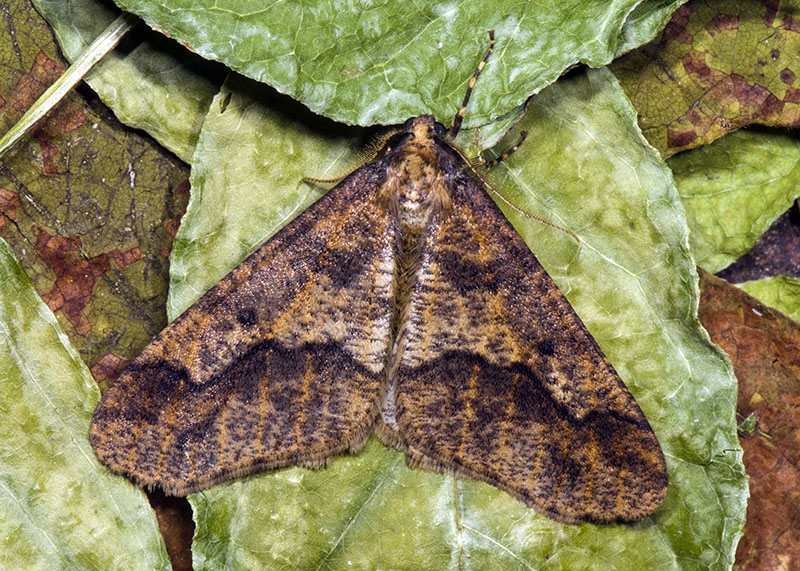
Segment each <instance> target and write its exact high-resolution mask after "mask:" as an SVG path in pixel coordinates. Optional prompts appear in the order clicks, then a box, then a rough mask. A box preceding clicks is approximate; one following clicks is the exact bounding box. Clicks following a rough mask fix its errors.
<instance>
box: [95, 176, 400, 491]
mask: <svg viewBox="0 0 800 571" xmlns="http://www.w3.org/2000/svg"><path fill="white" fill-rule="evenodd" d="M384 171H385V168H384V167H382V166H381V165H380V163H376V164H374V165H368V166H366V167H364V168H362V169H359V170H358V171H356V172H355V173H353V174H352V175H351V176H349V177H348V178H347V179H345V180H344V181H343V182H342V183H340V184H339V185H338V186H337V187H336V188H334V189H333V190H331V191H330V192H329V193H328V194H327V195H326V196H325V197H324V198H322V199H321V200H320V201H318V202H317V203H316V204H315V205H314V206H312V207H311V208H309V209H308V210H306V211H305V212H304V213H303V214H301V215H300V216H299V217H298V218H297V219H296V220H295V221H294V222H293V223H292V224H290V225H288V226H286V227H285V228H283V229H282V230H281V231H280V232H279V233H278V234H277V235H276V236H275V237H273V238H272V239H271V240H269V241H268V242H267V243H265V244H264V245H263V246H262V247H261V248H260V249H259V250H257V251H256V252H255V253H254V254H253V255H252V256H250V257H249V258H248V259H247V260H246V261H244V262H243V263H242V264H241V265H239V266H238V267H237V268H236V269H235V270H233V271H232V272H231V273H230V274H229V275H228V276H227V277H225V278H224V279H223V280H222V281H221V282H219V283H218V284H217V285H216V286H215V287H214V288H212V289H211V290H209V291H208V292H207V293H206V294H205V295H204V296H203V297H201V298H200V299H199V300H198V301H197V302H196V303H195V304H194V305H193V306H192V307H191V308H189V309H188V310H187V311H186V312H185V313H184V314H183V315H181V316H180V317H179V318H178V319H176V320H175V321H174V322H173V323H172V324H171V325H169V326H168V327H167V328H166V329H165V330H164V331H163V332H162V333H161V335H160V336H159V337H158V338H157V339H156V340H155V341H154V342H153V343H151V344H150V345H149V346H148V347H147V348H146V349H145V350H144V351H143V353H142V354H141V355H140V356H139V357H137V359H136V360H134V361H133V362H132V363H131V365H130V366H129V367H128V368H127V369H126V370H125V371H124V372H123V374H122V376H121V377H120V378H119V379H118V380H117V382H116V383H115V384H114V385H113V386H112V387H111V388H110V389H109V390H108V391H107V392H106V393H105V394H104V395H103V398H102V400H101V402H100V404H99V406H98V407H97V410H96V412H95V415H94V418H93V421H92V427H91V440H92V444H93V445H94V447H95V450H96V451H97V455H98V456H99V458H100V459H101V460H102V461H103V462H104V463H105V464H107V465H108V466H109V467H111V468H112V470H114V471H115V472H118V473H124V474H128V475H130V476H132V477H133V478H134V479H135V480H136V481H137V482H139V483H140V484H144V485H157V486H159V487H162V488H163V489H164V490H166V491H167V492H168V493H171V494H176V495H183V494H187V493H189V492H192V491H196V490H200V489H204V488H207V487H210V486H212V485H214V484H215V483H217V482H220V481H222V480H225V479H227V478H230V477H235V476H238V475H242V474H246V473H250V472H253V471H256V470H260V469H265V468H272V467H278V466H286V465H294V464H303V465H319V464H321V463H324V461H325V459H326V458H328V457H330V456H332V455H333V454H336V453H337V452H340V451H343V450H347V449H358V448H359V447H361V446H362V445H363V443H364V442H365V441H366V438H367V437H368V435H369V431H370V427H371V425H372V424H373V422H374V419H375V417H376V415H377V413H378V408H379V403H380V394H381V390H382V386H383V385H384V379H385V370H384V369H385V362H386V358H387V352H388V347H389V343H390V337H391V331H390V329H391V326H390V320H391V315H392V308H393V300H394V292H393V287H394V286H393V283H392V279H393V272H394V263H395V251H396V248H397V246H396V240H397V233H396V229H395V226H394V225H393V224H392V222H391V218H390V216H389V214H388V211H387V207H386V206H385V205H384V204H382V203H381V201H380V199H379V197H378V193H377V192H376V188H377V187H378V186H379V185H380V184H381V182H382V180H383V178H384V177H385V175H384Z"/></svg>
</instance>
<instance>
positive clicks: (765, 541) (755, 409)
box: [700, 270, 800, 570]
mask: <svg viewBox="0 0 800 571" xmlns="http://www.w3.org/2000/svg"><path fill="white" fill-rule="evenodd" d="M700 276H701V281H700V285H701V291H702V296H701V300H700V319H701V321H702V322H703V325H704V326H705V327H706V329H707V330H708V332H709V334H710V335H711V338H712V340H713V341H714V342H715V343H717V344H718V345H719V346H720V347H722V348H723V349H724V350H725V351H726V352H727V353H728V355H730V357H731V360H732V361H733V366H734V370H735V372H736V376H737V378H738V379H739V397H738V407H737V414H738V416H739V419H740V420H744V419H745V418H747V417H748V416H749V415H750V414H751V413H755V415H756V418H757V424H756V429H755V431H754V432H752V433H751V434H749V435H742V437H741V438H740V441H741V443H742V447H743V448H744V463H745V468H746V470H747V474H748V476H749V477H750V502H749V505H748V508H747V523H746V525H745V528H744V537H743V538H742V540H741V541H740V543H739V547H738V550H737V552H736V565H735V568H736V569H742V570H744V569H754V570H755V569H791V568H793V567H794V565H796V562H797V561H800V417H798V415H797V410H796V409H797V407H798V406H800V324H798V323H797V322H795V321H792V320H791V319H789V318H788V317H786V316H785V315H783V314H782V313H780V312H779V311H777V310H774V309H772V308H770V307H767V306H765V305H763V304H761V303H759V302H758V301H757V300H756V299H755V298H754V297H751V296H750V295H748V294H746V293H745V292H743V291H741V290H740V289H738V288H736V287H734V286H732V285H730V284H728V283H727V282H725V281H724V280H721V279H719V278H716V277H714V276H712V275H710V274H708V273H706V272H704V271H702V270H700ZM792 561H794V562H795V563H794V565H793V564H792V563H791V562H792Z"/></svg>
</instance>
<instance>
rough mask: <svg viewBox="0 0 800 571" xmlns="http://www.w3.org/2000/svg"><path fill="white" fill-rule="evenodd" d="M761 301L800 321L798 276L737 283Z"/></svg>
mask: <svg viewBox="0 0 800 571" xmlns="http://www.w3.org/2000/svg"><path fill="white" fill-rule="evenodd" d="M737 286H738V287H740V288H742V289H743V290H744V291H746V292H747V293H749V294H750V295H752V296H753V297H755V298H757V299H758V300H759V301H761V302H762V303H764V304H766V305H769V306H771V307H774V308H775V309H777V310H778V311H782V312H783V313H785V314H786V315H788V316H789V317H791V318H792V319H794V320H795V321H800V278H793V277H789V276H774V277H771V278H764V279H763V280H754V281H751V282H744V283H741V284H737Z"/></svg>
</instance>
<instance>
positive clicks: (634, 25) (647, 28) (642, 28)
mask: <svg viewBox="0 0 800 571" xmlns="http://www.w3.org/2000/svg"><path fill="white" fill-rule="evenodd" d="M685 3H686V0H644V2H642V3H641V4H639V5H638V6H636V8H634V9H633V12H631V13H630V16H628V19H627V20H625V25H624V26H623V27H622V34H621V35H620V43H619V45H618V46H617V55H622V54H624V53H626V52H629V51H631V50H632V49H635V48H637V47H639V46H641V45H644V44H646V43H647V42H649V41H650V40H652V39H653V38H655V37H656V34H658V33H659V32H660V31H661V30H663V29H664V26H665V25H666V24H667V22H669V19H670V16H672V13H673V12H674V11H675V10H677V9H678V7H680V6H681V5H682V4H685Z"/></svg>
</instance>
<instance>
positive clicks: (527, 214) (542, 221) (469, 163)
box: [450, 133, 581, 243]
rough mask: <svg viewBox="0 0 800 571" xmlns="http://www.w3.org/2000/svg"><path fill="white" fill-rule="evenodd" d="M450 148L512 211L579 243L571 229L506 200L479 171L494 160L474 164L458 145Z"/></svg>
mask: <svg viewBox="0 0 800 571" xmlns="http://www.w3.org/2000/svg"><path fill="white" fill-rule="evenodd" d="M526 136H527V133H523V134H522V136H521V137H520V139H519V140H518V141H517V143H516V144H515V145H514V146H513V147H511V149H509V150H508V151H507V152H506V153H505V154H504V155H503V156H502V157H500V158H501V159H505V158H507V157H508V155H510V154H511V153H512V152H514V151H516V150H517V149H518V148H519V145H520V144H522V141H524V140H525V137H526ZM450 149H452V151H453V152H455V153H456V154H457V155H458V156H460V157H461V159H462V160H463V161H464V164H466V165H467V166H468V167H469V170H470V171H471V172H472V174H473V175H475V178H477V179H478V181H479V182H480V183H481V184H482V185H483V187H484V188H485V189H486V190H487V191H489V192H491V193H492V194H493V195H495V196H496V197H498V198H499V199H500V200H501V201H502V202H503V203H505V204H507V205H508V207H509V208H511V209H512V210H514V212H517V213H519V214H521V215H522V216H524V217H525V218H528V219H529V220H535V221H536V222H539V223H540V224H544V225H545V226H549V227H550V228H553V229H554V230H561V231H562V232H564V233H565V234H569V235H570V236H572V238H573V239H574V240H575V241H576V242H578V243H580V241H581V239H580V238H579V237H578V235H577V234H576V233H575V232H573V231H572V230H569V229H567V228H562V227H561V226H559V225H558V224H553V223H552V222H548V221H547V220H545V219H544V218H540V217H539V216H536V215H535V214H531V213H530V212H528V211H526V210H523V209H522V208H520V207H519V206H517V205H516V204H514V203H513V202H511V201H510V200H508V199H507V198H506V197H505V196H503V193H502V192H500V191H499V190H497V189H496V188H495V187H494V186H492V183H490V182H489V181H488V180H487V179H486V177H485V176H484V175H483V173H481V172H480V171H481V168H480V167H482V168H486V167H487V166H488V165H489V164H491V163H492V162H494V161H490V162H489V163H487V164H486V165H475V164H474V161H473V160H470V159H469V158H468V157H467V156H466V155H464V153H462V152H461V149H459V148H458V147H456V146H455V145H451V146H450ZM495 161H497V162H500V161H498V160H497V159H495Z"/></svg>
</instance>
